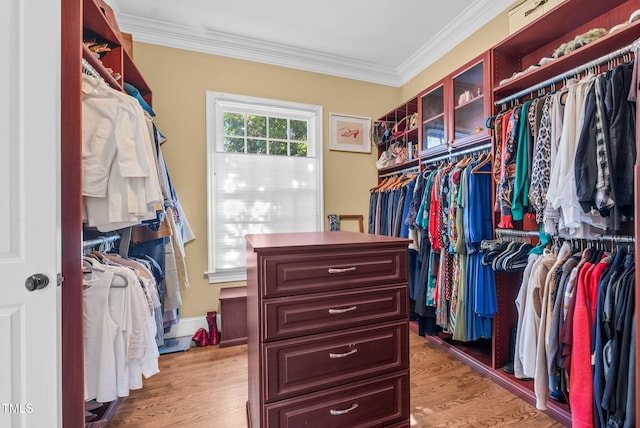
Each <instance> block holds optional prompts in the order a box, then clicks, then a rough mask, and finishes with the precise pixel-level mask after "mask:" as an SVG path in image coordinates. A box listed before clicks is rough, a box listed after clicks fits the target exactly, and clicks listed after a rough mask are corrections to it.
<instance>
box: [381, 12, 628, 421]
mask: <svg viewBox="0 0 640 428" xmlns="http://www.w3.org/2000/svg"><path fill="white" fill-rule="evenodd" d="M637 9H640V3H639V2H638V1H637V0H612V1H608V2H593V1H590V0H564V1H563V2H562V3H560V4H559V5H558V6H556V7H555V8H553V9H552V10H550V11H549V12H548V13H546V14H544V15H542V16H540V17H539V18H537V19H536V20H534V21H532V22H531V23H530V24H528V25H527V26H525V27H523V28H522V29H520V30H518V31H517V32H515V33H513V34H511V35H510V36H508V37H507V38H505V39H504V40H503V41H501V42H500V43H498V44H497V45H495V46H494V47H492V48H491V49H490V50H489V51H488V52H486V53H485V54H483V55H482V56H481V57H480V58H486V61H487V62H488V63H487V64H486V67H485V70H486V71H485V72H486V73H487V74H486V77H487V78H486V79H485V82H486V83H485V85H484V89H483V90H482V95H483V97H484V98H483V101H484V102H485V103H486V106H487V108H486V117H489V116H492V115H493V114H496V113H498V112H499V111H500V109H501V107H502V106H500V105H497V106H495V105H494V103H495V102H497V101H500V100H502V99H504V98H508V97H510V96H512V95H513V94H516V93H518V92H520V91H523V90H527V89H528V88H530V87H532V86H534V85H536V84H538V83H540V82H544V81H546V80H548V79H552V78H554V77H556V76H559V75H561V74H563V73H565V72H568V71H570V70H572V69H574V68H576V67H579V66H582V65H584V64H587V63H589V62H590V61H593V60H595V59H597V58H599V57H602V56H604V55H607V54H609V53H611V52H614V51H616V50H617V49H620V48H623V47H626V46H628V45H630V44H631V43H633V42H634V41H636V40H638V39H639V38H640V20H638V21H635V22H633V23H628V24H627V25H625V26H623V27H622V28H620V29H618V30H617V31H615V32H613V33H611V34H607V35H605V36H603V37H601V38H600V39H597V40H595V41H593V42H591V43H589V44H587V45H585V46H583V47H581V48H578V49H576V50H574V51H572V52H570V53H568V54H566V55H564V56H561V57H559V58H557V59H554V60H553V61H552V62H550V63H548V64H546V65H543V66H540V67H537V68H535V69H534V70H532V71H529V72H528V73H525V74H522V75H520V76H518V77H516V78H513V79H510V80H508V81H506V82H503V83H502V84H501V83H500V82H501V81H503V80H504V79H507V78H509V77H511V76H512V75H513V74H514V73H516V72H520V71H522V70H525V69H527V68H528V67H530V66H531V65H534V64H537V63H538V62H539V61H540V60H541V59H542V58H543V57H545V56H551V55H552V54H553V52H554V51H555V49H556V48H558V47H559V46H560V45H561V44H562V43H565V42H568V41H570V40H573V39H574V38H575V37H576V36H577V35H580V34H583V33H585V32H587V31H589V30H591V29H593V28H605V29H607V30H609V29H611V28H612V27H614V26H615V25H618V24H621V23H624V22H628V20H629V17H630V15H631V13H632V12H634V11H635V10H637ZM474 62H475V60H474V61H471V62H470V63H469V64H467V65H465V66H463V67H461V68H460V69H459V70H458V71H456V72H454V73H452V74H450V75H448V76H446V77H445V78H443V80H441V81H438V82H436V83H435V84H434V85H432V86H431V87H429V88H427V89H426V90H425V91H423V92H421V93H420V94H418V100H419V105H418V111H419V115H420V118H419V121H420V123H421V124H422V126H421V128H422V129H420V131H419V134H420V141H421V148H420V150H421V151H420V152H419V158H420V161H422V160H428V159H429V158H433V157H435V156H438V157H441V156H442V155H443V154H444V155H446V153H447V151H448V150H449V147H448V146H449V145H451V140H452V138H451V135H455V134H452V133H451V132H452V127H451V121H452V119H451V118H452V114H455V113H456V112H457V111H458V110H460V109H464V108H465V106H467V105H468V104H470V103H473V102H474V100H473V99H471V100H470V101H468V102H462V103H460V102H459V99H458V98H456V96H454V94H453V93H452V92H451V78H452V77H453V76H457V75H459V73H460V72H461V71H464V70H467V69H469V67H472V66H473V64H474ZM604 69H605V68H604V67H603V68H602V70H603V71H604ZM555 87H556V89H560V88H561V87H562V82H560V83H556V85H555ZM430 95H433V96H434V98H433V99H432V100H429V99H428V97H429V96H430ZM456 95H457V94H456ZM533 95H534V96H535V95H536V94H533ZM528 97H529V95H527V96H526V97H525V98H528ZM434 100H435V101H436V104H437V103H438V102H439V103H440V104H437V105H440V107H439V110H438V109H435V110H433V109H432V111H431V114H428V112H427V111H426V110H425V104H426V103H427V102H429V101H434ZM476 102H479V100H476ZM452 112H453V113H452ZM385 117H388V115H387V116H385ZM436 121H440V122H443V125H442V129H443V130H445V136H443V141H445V142H446V143H447V144H441V145H438V146H436V147H428V146H426V143H425V137H426V131H425V129H426V128H425V126H427V127H428V126H429V124H430V123H434V122H436ZM485 132H486V134H485ZM482 135H483V136H486V138H485V140H486V139H489V138H491V134H490V133H489V131H483V134H482ZM466 138H467V139H461V140H460V141H458V142H457V144H453V145H451V146H452V152H453V153H455V152H456V150H457V149H459V148H460V147H464V146H465V145H469V146H471V147H473V146H475V144H477V143H478V142H479V141H484V140H482V139H480V140H478V139H477V138H474V137H471V138H468V137H466ZM454 141H455V140H454ZM461 143H462V144H461ZM638 152H639V153H640V145H639V147H638ZM400 169H402V168H400V167H398V168H395V169H393V170H392V171H391V172H393V171H399V170H400ZM387 172H389V171H387V170H385V171H379V177H380V175H383V174H384V173H387ZM639 180H640V163H636V182H639ZM494 198H495V196H494ZM639 210H640V198H638V196H636V212H638V211H639ZM494 220H496V221H494V224H497V214H496V217H495V218H494ZM515 228H516V229H521V230H537V228H538V225H537V224H535V222H534V221H532V220H529V219H527V218H525V220H524V221H520V222H515ZM638 230H640V216H638V215H636V216H635V231H636V233H637V231H638ZM624 233H627V234H628V233H631V234H633V231H631V225H630V224H625V225H624ZM639 260H640V256H639V255H638V253H636V263H638V261H639ZM521 279H522V277H521V274H506V273H497V274H496V287H497V297H498V312H497V313H496V314H495V318H494V323H493V338H492V339H491V340H482V341H479V342H477V343H473V344H470V343H462V342H456V341H453V340H451V339H450V338H449V336H448V335H446V334H439V335H438V336H425V338H426V340H427V341H429V342H430V343H432V344H434V345H435V346H437V347H439V348H440V349H442V350H444V351H446V352H448V353H449V354H451V355H453V356H455V357H456V358H458V359H460V360H462V361H463V362H465V363H466V364H468V365H469V366H470V367H472V368H474V369H475V370H477V371H479V372H481V373H483V374H484V375H485V376H487V377H489V378H491V379H492V380H493V381H495V382H496V383H498V384H500V385H502V386H503V387H505V388H506V389H508V390H510V391H511V392H513V393H515V394H516V395H518V396H519V397H521V398H523V399H524V400H525V401H527V402H529V403H531V404H532V405H535V403H536V398H535V393H534V390H533V388H534V385H533V382H531V381H521V380H519V379H516V378H515V377H514V376H512V375H510V374H507V373H506V372H504V371H503V367H504V365H505V364H506V363H507V362H508V359H509V337H510V331H511V329H512V328H514V327H515V325H516V322H517V311H516V307H515V303H514V302H515V297H516V295H517V292H518V288H519V286H520V282H521ZM638 280H640V274H639V273H636V281H638ZM638 305H640V293H637V292H636V307H638ZM410 326H411V329H412V330H414V331H415V332H418V326H417V324H415V323H413V322H411V323H410ZM637 361H638V345H637V344H636V362H637ZM639 379H640V372H638V371H637V372H636V386H635V387H636V396H638V394H640V388H639V383H640V381H639ZM547 406H548V409H547V410H546V413H547V414H549V415H551V416H552V417H554V418H555V419H556V420H558V421H559V422H561V423H563V424H565V425H571V413H570V410H569V408H568V406H567V405H566V404H561V403H557V402H555V401H553V400H548V404H547ZM639 411H640V404H638V403H637V402H636V414H640V413H638V412H639Z"/></svg>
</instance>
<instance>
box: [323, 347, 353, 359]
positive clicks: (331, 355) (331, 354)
mask: <svg viewBox="0 0 640 428" xmlns="http://www.w3.org/2000/svg"><path fill="white" fill-rule="evenodd" d="M356 352H358V348H353V349H352V350H351V351H349V352H345V353H344V354H335V353H333V352H329V358H344V357H348V356H349V355H351V354H355V353H356Z"/></svg>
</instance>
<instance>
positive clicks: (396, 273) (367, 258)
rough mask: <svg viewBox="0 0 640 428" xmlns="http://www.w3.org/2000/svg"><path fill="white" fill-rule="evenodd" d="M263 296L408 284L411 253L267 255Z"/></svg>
mask: <svg viewBox="0 0 640 428" xmlns="http://www.w3.org/2000/svg"><path fill="white" fill-rule="evenodd" d="M260 262H261V264H263V266H264V277H263V278H262V279H263V281H262V290H261V292H262V293H263V297H277V296H285V295H291V294H300V293H311V292H318V291H330V290H344V289H345V288H355V287H361V286H364V285H375V284H393V283H398V282H406V281H407V269H406V267H407V250H406V249H402V250H397V249H387V250H377V251H376V250H362V251H353V250H352V251H344V252H341V251H331V252H309V253H301V254H286V255H283V254H280V255H269V256H264V258H263V260H261V261H260Z"/></svg>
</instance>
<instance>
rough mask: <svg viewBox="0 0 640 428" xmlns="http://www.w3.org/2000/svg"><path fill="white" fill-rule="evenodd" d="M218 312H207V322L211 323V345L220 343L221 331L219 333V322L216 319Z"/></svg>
mask: <svg viewBox="0 0 640 428" xmlns="http://www.w3.org/2000/svg"><path fill="white" fill-rule="evenodd" d="M217 314H218V313H217V312H216V311H211V312H207V323H208V324H209V345H217V344H218V343H220V333H218V323H217V321H216V318H217Z"/></svg>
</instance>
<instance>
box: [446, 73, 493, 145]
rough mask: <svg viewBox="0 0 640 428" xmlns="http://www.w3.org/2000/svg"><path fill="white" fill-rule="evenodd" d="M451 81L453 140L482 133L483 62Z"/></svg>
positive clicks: (483, 117) (483, 119)
mask: <svg viewBox="0 0 640 428" xmlns="http://www.w3.org/2000/svg"><path fill="white" fill-rule="evenodd" d="M452 81H453V101H454V103H455V106H454V108H453V132H454V134H453V137H454V140H461V139H463V138H466V137H469V136H472V135H474V134H477V133H480V132H482V131H483V128H484V122H485V119H486V114H485V108H484V104H485V102H484V101H485V100H484V98H485V88H486V87H485V85H484V62H483V61H480V62H478V63H476V64H475V65H473V66H472V67H471V68H468V69H467V70H464V71H463V72H462V73H460V74H458V75H457V76H454V77H453V78H452Z"/></svg>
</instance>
